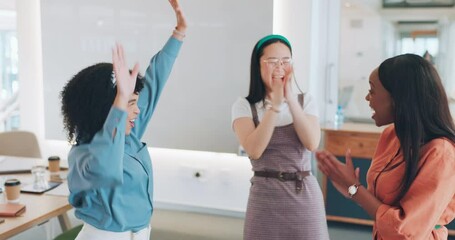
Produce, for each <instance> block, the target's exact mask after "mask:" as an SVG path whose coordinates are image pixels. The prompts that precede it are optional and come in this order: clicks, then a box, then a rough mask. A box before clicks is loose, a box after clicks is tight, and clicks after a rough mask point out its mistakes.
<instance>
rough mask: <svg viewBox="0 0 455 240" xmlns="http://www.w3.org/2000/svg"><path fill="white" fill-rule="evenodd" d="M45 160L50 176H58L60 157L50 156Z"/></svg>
mask: <svg viewBox="0 0 455 240" xmlns="http://www.w3.org/2000/svg"><path fill="white" fill-rule="evenodd" d="M47 160H48V162H49V172H50V174H51V175H58V174H59V172H60V157H59V156H50V157H49V158H48V159H47Z"/></svg>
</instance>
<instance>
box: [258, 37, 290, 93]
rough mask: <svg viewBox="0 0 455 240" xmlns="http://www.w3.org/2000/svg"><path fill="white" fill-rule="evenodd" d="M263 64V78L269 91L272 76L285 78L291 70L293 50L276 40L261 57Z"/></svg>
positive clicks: (266, 48) (261, 63)
mask: <svg viewBox="0 0 455 240" xmlns="http://www.w3.org/2000/svg"><path fill="white" fill-rule="evenodd" d="M259 61H260V66H261V78H262V81H263V82H264V84H265V87H266V89H267V91H269V90H270V88H271V86H270V82H269V80H270V76H272V78H278V79H281V80H283V77H284V76H285V75H286V73H288V72H289V71H291V69H292V68H291V65H292V55H291V50H290V49H289V48H288V46H286V45H285V44H283V43H281V42H276V43H272V44H270V45H268V46H267V47H265V48H264V51H263V55H262V56H261V58H260V59H259Z"/></svg>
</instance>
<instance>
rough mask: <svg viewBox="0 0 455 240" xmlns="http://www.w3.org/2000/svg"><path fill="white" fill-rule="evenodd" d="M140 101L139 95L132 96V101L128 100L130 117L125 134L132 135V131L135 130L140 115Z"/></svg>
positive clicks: (128, 117) (127, 120)
mask: <svg viewBox="0 0 455 240" xmlns="http://www.w3.org/2000/svg"><path fill="white" fill-rule="evenodd" d="M138 100H139V95H137V94H132V95H131V98H130V100H128V108H127V112H128V116H127V118H126V128H125V134H126V135H130V133H131V129H133V128H134V122H135V121H136V118H137V116H138V115H139V113H140V110H139V107H138V106H137V101H138Z"/></svg>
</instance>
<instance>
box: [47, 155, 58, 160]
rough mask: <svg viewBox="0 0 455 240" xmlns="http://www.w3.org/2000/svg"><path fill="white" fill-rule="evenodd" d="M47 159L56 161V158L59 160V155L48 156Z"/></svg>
mask: <svg viewBox="0 0 455 240" xmlns="http://www.w3.org/2000/svg"><path fill="white" fill-rule="evenodd" d="M47 160H49V161H58V160H60V157H59V156H50V157H49V158H47Z"/></svg>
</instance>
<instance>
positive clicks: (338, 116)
mask: <svg viewBox="0 0 455 240" xmlns="http://www.w3.org/2000/svg"><path fill="white" fill-rule="evenodd" d="M343 123H344V113H343V108H342V107H341V106H340V105H338V108H337V111H336V113H335V128H340V127H341V126H343Z"/></svg>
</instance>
